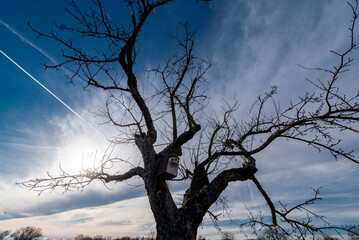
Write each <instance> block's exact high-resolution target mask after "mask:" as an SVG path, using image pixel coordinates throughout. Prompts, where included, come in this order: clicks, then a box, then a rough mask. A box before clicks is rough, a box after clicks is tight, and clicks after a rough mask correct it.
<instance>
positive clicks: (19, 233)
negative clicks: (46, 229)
mask: <svg viewBox="0 0 359 240" xmlns="http://www.w3.org/2000/svg"><path fill="white" fill-rule="evenodd" d="M42 237H43V235H42V231H41V229H40V228H34V227H24V228H19V229H17V230H16V231H15V232H14V233H13V234H11V238H12V239H13V240H39V239H41V238H42Z"/></svg>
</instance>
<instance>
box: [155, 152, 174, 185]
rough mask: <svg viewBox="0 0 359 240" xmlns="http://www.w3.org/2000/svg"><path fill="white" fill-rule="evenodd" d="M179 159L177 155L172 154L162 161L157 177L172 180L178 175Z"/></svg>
mask: <svg viewBox="0 0 359 240" xmlns="http://www.w3.org/2000/svg"><path fill="white" fill-rule="evenodd" d="M178 165H179V158H178V156H177V155H176V154H170V155H168V157H164V158H163V159H162V160H161V163H160V167H159V169H158V174H157V176H158V177H160V178H164V179H166V180H170V179H172V178H174V177H176V176H177V174H178Z"/></svg>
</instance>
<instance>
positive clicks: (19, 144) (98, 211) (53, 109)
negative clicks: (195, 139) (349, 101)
mask: <svg viewBox="0 0 359 240" xmlns="http://www.w3.org/2000/svg"><path fill="white" fill-rule="evenodd" d="M119 2H120V1H109V0H105V1H104V6H105V8H106V7H107V9H108V12H109V14H110V16H111V18H112V19H114V20H116V21H123V19H124V18H125V17H126V11H125V9H124V8H123V6H122V5H121V4H120V3H119ZM89 4H90V1H80V5H81V6H83V7H86V6H88V5H89ZM65 6H66V4H65V3H64V2H62V1H45V0H37V1H27V0H18V1H6V2H5V3H2V7H1V9H0V36H1V38H0V50H2V51H3V52H5V53H6V54H7V55H9V56H10V57H11V58H12V59H13V60H15V61H16V62H17V63H18V64H19V65H20V66H22V67H23V68H24V69H25V70H27V71H28V72H29V73H30V74H31V75H32V76H34V77H35V78H36V79H38V80H39V81H40V82H41V83H43V84H44V85H45V86H46V87H48V88H49V89H50V90H51V91H52V92H53V93H54V94H56V95H57V96H58V97H59V98H61V99H62V100H63V101H64V102H65V103H66V104H68V105H69V106H70V107H71V108H73V109H74V110H75V111H76V112H77V113H79V114H80V115H81V116H82V117H83V118H84V119H86V122H88V123H90V124H91V125H92V126H94V127H95V128H96V129H97V130H98V131H100V132H101V133H102V134H103V135H105V136H106V137H108V138H111V137H113V136H114V134H115V133H114V129H112V128H111V127H109V126H107V125H99V123H100V122H101V120H102V119H99V118H98V117H96V115H95V114H94V112H96V111H98V109H99V108H100V107H101V106H104V103H105V100H106V95H105V94H104V93H103V92H101V91H98V90H94V89H89V90H88V91H83V90H82V87H81V84H77V85H76V86H73V85H71V84H68V83H67V79H66V77H64V74H65V72H63V71H46V72H45V71H44V68H43V66H42V64H43V63H48V64H49V63H51V61H61V58H60V54H61V52H60V49H59V46H58V45H56V44H55V43H54V42H51V41H49V40H46V39H36V35H35V34H34V33H33V32H32V31H31V30H30V29H29V28H28V27H27V25H26V24H27V22H28V21H30V22H31V24H32V25H33V26H35V27H36V28H38V29H39V30H41V31H45V32H46V31H48V30H49V29H51V27H52V20H55V21H63V22H71V19H70V18H68V16H67V15H66V13H65V11H64V10H63V9H64V7H65ZM178 21H182V22H184V21H188V22H189V23H190V24H191V25H193V26H195V27H198V31H197V35H196V46H197V52H198V53H199V54H200V55H202V56H208V57H210V58H211V59H212V64H213V67H212V68H211V70H210V71H209V73H208V75H207V78H208V81H209V86H208V94H209V95H210V98H211V102H210V105H209V106H208V110H207V111H208V112H210V113H215V112H218V110H219V109H220V108H221V106H223V105H224V102H223V99H227V100H229V101H230V100H231V99H234V98H236V99H237V100H239V102H240V110H239V112H238V118H245V116H246V113H247V112H248V109H249V108H250V106H251V104H252V103H253V101H255V99H256V97H257V96H258V94H261V93H264V92H266V91H268V89H269V88H270V86H272V85H277V86H278V87H279V94H278V99H279V100H280V101H281V102H282V104H283V105H285V104H286V103H288V102H289V100H290V99H295V98H296V96H299V95H300V94H303V93H305V92H306V91H310V90H312V89H311V86H310V85H309V84H308V83H307V82H306V81H305V80H304V79H305V77H309V78H314V79H315V78H317V77H323V78H325V77H326V76H325V75H320V74H317V73H313V72H309V71H306V70H304V69H302V68H300V67H298V64H301V65H305V66H310V67H313V66H314V67H317V66H332V65H334V64H335V61H336V59H335V58H334V57H333V55H330V53H329V50H331V49H333V50H338V51H340V50H342V49H344V47H345V44H346V43H347V41H348V36H349V32H348V30H347V28H348V26H349V21H350V12H349V8H348V6H347V5H346V4H345V2H344V1H335V0H317V1H309V0H305V1H295V0H289V1H279V0H275V1H240V0H217V1H216V0H214V1H213V2H212V3H210V4H203V3H200V4H196V3H195V0H185V1H184V0H180V1H177V2H176V3H175V4H172V5H170V6H168V7H165V8H163V9H159V10H158V11H157V10H156V12H155V14H154V15H153V16H151V18H150V19H149V22H148V24H147V25H146V27H145V29H144V32H143V33H142V40H140V42H139V47H140V49H141V53H140V57H139V58H138V60H137V62H138V65H137V71H138V74H139V75H140V76H141V77H143V78H145V76H146V74H145V70H146V69H147V68H151V67H155V66H157V65H158V64H159V63H161V60H164V58H165V57H166V56H168V55H169V54H170V53H171V51H173V50H175V49H174V48H175V45H174V43H173V42H172V41H171V40H170V38H169V37H168V34H169V33H171V31H174V29H175V28H176V26H177V22H178ZM356 35H357V36H358V31H357V32H356ZM86 44H88V46H91V44H96V43H86ZM84 46H86V45H84ZM355 56H356V59H359V58H358V54H356V55H354V56H353V57H354V58H355ZM358 69H359V67H358V64H357V61H354V63H353V65H352V70H351V71H350V72H349V73H346V75H345V82H343V83H342V85H341V88H342V89H343V90H345V91H347V92H348V93H351V92H353V91H354V92H355V91H357V90H358V89H359V81H358V75H359V74H358V73H359V72H358ZM0 73H1V77H0V81H1V88H0V114H1V116H0V196H1V199H0V210H3V211H5V212H6V214H2V215H0V230H5V229H12V230H14V229H16V228H18V227H21V226H27V225H33V226H37V227H41V228H43V230H44V233H45V234H46V235H48V236H74V235H76V234H80V233H84V234H90V235H97V234H102V235H114V236H116V235H130V236H134V235H145V234H147V233H148V232H149V231H150V230H151V229H152V228H154V226H155V225H154V221H153V219H152V216H151V212H150V210H149V205H148V202H147V200H146V198H145V192H144V190H143V189H142V188H141V187H138V188H134V187H133V185H137V184H139V183H138V181H137V180H134V181H133V182H130V183H129V184H115V185H113V186H112V185H111V186H110V187H111V188H112V189H113V190H107V189H106V188H104V187H103V186H102V184H97V183H94V184H92V185H91V186H89V187H88V188H85V189H84V191H83V192H81V193H78V192H71V193H65V194H62V192H61V191H59V192H57V191H54V192H52V193H48V192H46V193H43V194H42V195H40V196H38V195H37V193H36V192H33V191H29V190H28V189H25V188H23V187H21V186H19V185H15V183H16V182H19V181H22V180H27V179H31V178H34V177H44V176H46V172H47V171H49V172H51V173H54V174H56V172H58V165H59V164H61V166H62V167H63V168H64V169H67V170H68V171H70V172H74V173H75V172H77V171H78V170H79V169H80V168H81V167H82V166H85V167H91V166H93V165H95V164H96V160H97V159H98V158H99V156H101V155H102V154H103V153H104V152H105V151H106V149H107V148H108V141H107V140H106V139H105V138H104V137H103V136H102V135H101V134H98V132H96V131H95V130H93V129H92V128H91V127H89V125H88V124H87V123H85V122H84V121H82V120H81V119H80V118H79V117H77V116H76V115H75V114H73V113H72V112H71V111H69V110H68V109H67V108H66V107H65V106H64V105H63V104H61V103H60V102H59V101H57V100H56V99H55V98H54V97H53V96H51V95H50V94H49V93H48V92H46V91H45V90H44V89H43V88H41V87H40V86H39V85H38V84H37V83H35V82H34V81H33V80H32V79H31V78H29V77H28V76H27V75H26V74H24V73H23V72H22V71H21V70H20V69H19V68H17V67H16V66H15V65H14V64H13V63H11V62H10V61H9V60H8V59H6V58H5V57H4V56H3V55H0ZM338 134H340V133H338ZM339 137H341V138H343V139H345V140H346V141H345V146H348V147H350V148H352V149H354V150H355V151H356V152H357V151H358V146H357V142H358V140H359V137H358V136H355V135H346V136H339ZM114 153H116V154H121V156H122V157H123V158H129V159H136V158H137V157H138V156H139V155H138V152H137V151H136V148H135V147H134V146H132V145H130V146H127V147H126V148H123V147H122V148H120V149H118V148H116V149H114ZM257 159H259V160H258V165H259V168H260V172H259V173H258V178H259V179H260V180H262V182H263V186H264V188H265V189H267V191H268V193H269V194H270V195H271V196H272V199H273V200H274V201H286V202H287V203H289V204H293V203H295V202H296V201H300V200H303V199H306V198H308V197H310V196H311V195H312V191H311V187H322V188H321V189H322V190H321V191H322V197H323V198H324V200H323V201H321V202H320V203H319V204H318V205H315V206H314V207H313V208H314V210H317V211H318V212H319V213H322V214H326V215H327V216H328V221H329V222H332V223H336V224H355V223H359V217H358V216H359V194H358V193H359V188H358V185H357V183H358V181H359V177H358V176H359V174H358V173H359V167H358V166H356V165H354V164H353V163H351V162H348V161H346V160H343V159H339V160H338V161H335V160H334V159H333V158H332V157H331V156H330V155H329V154H328V153H326V152H322V153H321V154H319V153H318V152H316V151H314V150H313V149H310V148H309V149H308V147H307V146H305V145H302V144H297V143H292V142H286V141H283V142H277V143H275V144H273V146H271V147H270V148H268V149H267V150H266V151H265V152H263V153H260V154H258V156H257ZM171 188H172V189H173V190H174V194H177V193H180V192H181V191H184V190H185V188H186V184H185V183H184V184H182V185H181V184H171ZM224 195H226V196H227V197H228V199H229V207H230V209H231V214H230V215H231V218H232V219H234V222H240V221H243V220H245V219H246V218H247V216H248V212H247V210H246V208H249V209H251V210H252V211H259V209H260V210H261V211H263V212H268V209H267V208H266V206H265V202H264V200H263V199H262V197H261V196H260V195H259V193H258V192H257V190H256V189H255V188H254V186H252V185H251V184H250V183H235V184H231V185H230V188H229V190H228V191H226V192H225V194H224ZM213 210H214V211H215V212H222V211H221V209H220V208H214V209H213ZM228 219H229V218H228V216H226V215H225V216H223V218H222V221H221V223H222V227H223V229H224V230H225V231H231V232H234V233H235V234H236V236H237V239H241V238H243V235H241V233H240V231H239V229H238V227H237V226H236V225H235V224H229V222H230V221H228ZM199 234H202V235H206V236H209V237H210V239H218V238H219V236H220V235H219V233H218V232H217V231H216V230H215V229H214V228H213V227H212V226H211V224H210V220H209V219H206V220H205V222H204V224H203V227H202V228H201V229H200V230H199Z"/></svg>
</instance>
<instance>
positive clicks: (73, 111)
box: [0, 50, 106, 138]
mask: <svg viewBox="0 0 359 240" xmlns="http://www.w3.org/2000/svg"><path fill="white" fill-rule="evenodd" d="M0 53H1V54H2V55H4V56H5V57H6V58H7V59H9V60H10V61H11V62H12V63H13V64H15V65H16V66H17V67H18V68H20V69H21V70H22V71H23V72H24V73H25V74H26V75H28V76H29V77H30V78H31V79H32V80H34V81H35V82H36V83H37V84H39V85H40V86H41V87H42V88H43V89H45V90H46V91H47V92H48V93H50V94H51V95H52V96H53V97H54V98H56V99H57V100H58V101H59V102H60V103H62V104H63V105H64V106H65V107H66V108H67V109H69V110H70V111H71V112H72V113H73V114H75V115H76V116H77V117H79V118H80V119H81V120H82V121H84V122H85V123H86V124H87V125H88V126H90V127H91V128H92V129H93V130H95V131H96V132H97V133H98V134H100V135H102V136H104V137H105V135H103V134H102V133H101V132H100V131H99V130H97V129H96V128H95V127H93V126H92V125H91V124H90V123H89V122H88V121H86V119H84V118H83V117H81V115H80V114H78V113H77V112H75V110H73V109H72V108H71V107H70V106H68V105H67V104H66V103H64V102H63V101H62V100H61V99H60V98H59V97H58V96H56V95H55V94H54V93H53V92H51V91H50V90H49V89H48V88H47V87H45V86H44V85H42V83H41V82H39V81H38V80H37V79H36V78H34V77H33V76H32V75H31V74H30V73H28V72H27V71H26V70H25V69H23V68H22V67H21V66H20V65H19V64H17V63H16V62H15V61H14V60H12V59H11V58H10V57H9V56H8V55H6V54H5V53H4V52H3V51H1V50H0ZM105 138H106V137H105Z"/></svg>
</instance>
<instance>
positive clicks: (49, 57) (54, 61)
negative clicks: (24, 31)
mask: <svg viewBox="0 0 359 240" xmlns="http://www.w3.org/2000/svg"><path fill="white" fill-rule="evenodd" d="M0 24H2V25H3V26H4V27H6V28H7V29H8V30H10V31H11V32H12V33H13V34H15V35H16V36H18V37H19V38H20V39H21V40H22V41H23V42H25V43H27V44H29V45H30V46H31V47H33V48H35V49H36V50H37V51H39V52H40V53H41V54H42V55H44V56H45V57H47V58H48V59H49V60H50V61H51V62H52V63H53V64H54V65H58V63H57V62H56V60H55V59H54V58H52V57H51V56H50V55H49V54H47V53H46V52H45V51H44V50H42V49H41V48H39V47H38V46H36V45H35V44H34V43H32V42H31V41H30V40H28V39H26V38H25V37H23V36H22V35H21V34H20V33H19V32H18V31H16V30H15V29H14V28H12V27H10V25H9V24H7V23H5V22H4V21H2V20H1V19H0Z"/></svg>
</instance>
